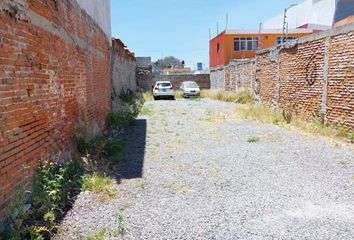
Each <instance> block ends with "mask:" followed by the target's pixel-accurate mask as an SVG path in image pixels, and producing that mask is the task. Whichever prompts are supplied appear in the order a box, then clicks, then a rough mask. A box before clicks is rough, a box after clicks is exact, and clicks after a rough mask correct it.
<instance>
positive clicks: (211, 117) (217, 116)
mask: <svg viewBox="0 0 354 240" xmlns="http://www.w3.org/2000/svg"><path fill="white" fill-rule="evenodd" d="M204 120H205V121H207V122H219V121H225V120H226V116H225V115H224V114H221V113H218V112H208V113H207V116H206V118H205V119H204Z"/></svg>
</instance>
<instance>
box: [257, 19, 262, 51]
mask: <svg viewBox="0 0 354 240" xmlns="http://www.w3.org/2000/svg"><path fill="white" fill-rule="evenodd" d="M261 32H262V23H259V31H258V46H257V49H260V43H261ZM262 45H263V44H262ZM262 47H263V46H262Z"/></svg>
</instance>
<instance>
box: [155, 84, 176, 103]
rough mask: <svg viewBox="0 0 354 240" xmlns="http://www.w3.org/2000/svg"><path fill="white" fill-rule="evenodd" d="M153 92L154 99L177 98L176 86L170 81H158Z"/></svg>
mask: <svg viewBox="0 0 354 240" xmlns="http://www.w3.org/2000/svg"><path fill="white" fill-rule="evenodd" d="M152 93H153V96H154V100H158V99H160V98H166V99H171V100H175V91H174V87H173V85H172V83H171V82H170V81H160V82H156V83H155V86H153V89H152Z"/></svg>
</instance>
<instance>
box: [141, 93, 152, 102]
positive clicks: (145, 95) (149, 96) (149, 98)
mask: <svg viewBox="0 0 354 240" xmlns="http://www.w3.org/2000/svg"><path fill="white" fill-rule="evenodd" d="M143 98H144V100H145V101H152V100H153V99H154V96H153V95H152V92H151V91H147V92H144V93H143Z"/></svg>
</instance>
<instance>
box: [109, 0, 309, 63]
mask: <svg viewBox="0 0 354 240" xmlns="http://www.w3.org/2000/svg"><path fill="white" fill-rule="evenodd" d="M300 2H302V1H301V0H150V1H148V0H111V16H112V35H113V37H117V38H120V39H121V40H122V41H123V42H124V43H125V45H127V46H128V48H129V49H130V50H131V51H133V52H135V54H136V56H151V57H152V58H153V60H157V59H158V58H161V57H162V56H175V57H177V58H179V59H181V60H185V62H186V65H188V66H190V67H192V68H196V64H197V62H202V63H204V64H206V66H208V64H209V28H210V29H211V33H212V37H214V36H215V35H216V22H217V21H218V22H219V31H222V30H224V29H225V22H226V20H225V19H226V13H228V15H229V27H228V28H229V29H258V26H259V23H260V22H262V21H264V20H266V19H268V18H270V17H272V16H274V15H276V14H279V13H280V12H282V11H283V9H284V8H286V7H287V6H289V5H290V4H292V3H300Z"/></svg>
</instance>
